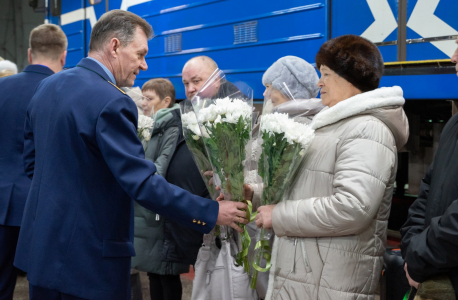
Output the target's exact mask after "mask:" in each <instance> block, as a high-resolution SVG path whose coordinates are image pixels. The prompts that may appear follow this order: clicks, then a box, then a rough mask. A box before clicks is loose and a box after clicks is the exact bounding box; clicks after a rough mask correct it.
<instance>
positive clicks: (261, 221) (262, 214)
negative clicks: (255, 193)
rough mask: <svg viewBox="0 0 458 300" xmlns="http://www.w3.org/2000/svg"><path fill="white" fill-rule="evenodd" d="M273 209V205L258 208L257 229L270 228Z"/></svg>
mask: <svg viewBox="0 0 458 300" xmlns="http://www.w3.org/2000/svg"><path fill="white" fill-rule="evenodd" d="M274 208H275V205H266V206H260V207H259V208H258V214H257V215H256V226H258V228H261V227H264V228H265V229H270V228H272V212H273V210H274Z"/></svg>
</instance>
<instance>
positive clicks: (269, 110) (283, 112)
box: [251, 83, 316, 288]
mask: <svg viewBox="0 0 458 300" xmlns="http://www.w3.org/2000/svg"><path fill="white" fill-rule="evenodd" d="M310 101H316V100H315V99H294V97H293V95H292V94H291V92H290V90H289V89H288V86H287V85H286V84H285V83H283V84H282V86H281V87H277V88H273V87H270V88H269V89H268V91H267V93H266V96H265V99H264V105H263V113H262V116H261V126H260V133H259V138H258V140H259V141H258V145H259V147H261V157H260V159H259V161H258V175H259V176H260V177H261V179H262V185H263V190H262V195H261V205H271V204H277V203H278V202H280V201H281V200H282V199H283V197H284V195H285V193H286V192H287V190H288V189H289V187H290V185H291V183H292V182H294V178H293V177H294V175H295V174H296V170H297V168H298V166H299V165H300V164H301V161H302V159H303V157H304V156H305V153H306V151H307V149H308V148H309V146H310V144H311V142H312V140H313V138H314V131H313V130H312V129H311V128H310V127H309V126H308V125H306V124H307V123H308V121H307V119H306V115H307V112H309V109H310V105H309V104H310V103H309V102H310ZM271 236H272V230H268V229H264V228H261V229H258V231H257V233H256V245H255V250H254V253H253V256H252V265H253V268H254V269H255V271H254V273H253V279H252V284H251V286H252V288H255V287H256V280H257V272H258V271H259V272H266V271H267V270H269V268H270V256H271V249H270V244H269V240H270V238H271ZM262 258H264V259H262Z"/></svg>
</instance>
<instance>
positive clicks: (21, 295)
mask: <svg viewBox="0 0 458 300" xmlns="http://www.w3.org/2000/svg"><path fill="white" fill-rule="evenodd" d="M140 278H141V282H142V291H143V300H151V297H150V293H149V282H148V276H147V275H146V273H145V272H140ZM181 283H182V284H183V297H182V298H181V299H182V300H191V294H192V279H191V278H190V276H189V273H188V274H184V275H182V276H181ZM13 300H29V282H28V281H27V278H25V277H18V280H17V282H16V289H15V291H14V296H13ZM375 300H380V296H379V295H376V296H375Z"/></svg>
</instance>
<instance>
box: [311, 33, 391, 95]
mask: <svg viewBox="0 0 458 300" xmlns="http://www.w3.org/2000/svg"><path fill="white" fill-rule="evenodd" d="M315 62H316V67H317V68H318V70H319V69H320V67H321V65H325V66H326V67H328V68H330V69H331V70H333V71H334V72H336V73H337V74H338V75H339V76H340V77H343V78H344V79H346V80H347V81H348V82H350V83H351V84H353V85H354V86H355V87H356V88H358V89H359V90H361V91H362V92H367V91H372V90H375V89H376V88H378V86H379V83H380V79H381V78H382V75H383V69H384V65H383V58H382V55H381V54H380V51H379V49H378V48H377V46H375V45H374V44H373V43H372V42H371V41H369V40H367V39H365V38H363V37H360V36H358V35H352V34H347V35H342V36H339V37H336V38H333V39H331V40H329V41H327V42H325V43H324V44H323V45H321V47H320V50H318V53H317V54H316V57H315Z"/></svg>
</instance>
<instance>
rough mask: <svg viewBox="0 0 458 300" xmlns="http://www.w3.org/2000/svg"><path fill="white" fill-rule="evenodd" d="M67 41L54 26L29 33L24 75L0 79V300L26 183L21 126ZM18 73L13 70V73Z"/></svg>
mask: <svg viewBox="0 0 458 300" xmlns="http://www.w3.org/2000/svg"><path fill="white" fill-rule="evenodd" d="M66 49H67V37H66V36H65V34H64V32H63V31H62V29H60V27H59V26H56V25H51V24H44V25H40V26H38V27H36V28H34V29H33V30H32V31H31V33H30V48H29V50H28V58H29V63H30V65H29V66H27V67H26V68H25V69H24V71H23V72H21V73H19V74H16V75H12V76H8V77H4V78H0V95H2V96H1V97H0V107H1V109H0V128H2V131H1V132H0V145H1V146H0V245H2V246H1V248H0V299H2V300H3V299H12V297H13V292H14V286H15V283H16V276H17V274H16V271H15V268H14V267H13V260H14V253H15V251H16V244H17V240H18V236H19V229H20V225H21V221H22V214H23V211H24V205H25V200H26V198H27V194H28V192H29V188H30V182H31V181H30V179H29V178H28V177H27V175H26V174H25V172H24V164H23V160H22V150H23V148H24V121H25V116H26V111H27V106H28V105H29V102H30V99H31V98H32V96H33V93H34V92H35V90H36V88H37V86H38V84H39V83H40V82H41V81H42V80H43V79H45V78H47V77H48V76H50V75H52V74H54V73H56V72H59V71H61V70H62V67H63V66H64V64H65V56H66V54H67V51H66ZM16 71H17V69H16Z"/></svg>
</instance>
